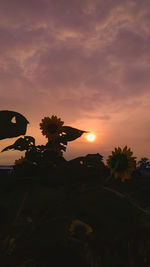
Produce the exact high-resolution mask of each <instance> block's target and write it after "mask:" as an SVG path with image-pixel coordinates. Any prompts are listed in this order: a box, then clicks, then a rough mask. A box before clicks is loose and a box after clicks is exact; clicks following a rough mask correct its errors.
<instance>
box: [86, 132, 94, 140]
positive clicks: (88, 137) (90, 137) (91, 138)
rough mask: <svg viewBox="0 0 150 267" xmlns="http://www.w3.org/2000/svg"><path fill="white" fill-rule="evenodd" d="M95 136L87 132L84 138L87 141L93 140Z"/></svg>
mask: <svg viewBox="0 0 150 267" xmlns="http://www.w3.org/2000/svg"><path fill="white" fill-rule="evenodd" d="M95 138H96V136H95V134H92V133H91V134H88V135H87V136H86V139H87V140H88V141H89V142H94V141H95Z"/></svg>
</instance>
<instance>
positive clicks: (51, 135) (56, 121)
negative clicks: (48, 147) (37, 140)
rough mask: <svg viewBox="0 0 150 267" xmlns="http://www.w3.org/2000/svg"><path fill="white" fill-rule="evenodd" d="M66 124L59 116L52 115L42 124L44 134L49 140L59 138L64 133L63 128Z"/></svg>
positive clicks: (43, 120)
mask: <svg viewBox="0 0 150 267" xmlns="http://www.w3.org/2000/svg"><path fill="white" fill-rule="evenodd" d="M63 124H64V122H63V121H61V119H60V118H57V116H54V115H52V116H51V118H49V117H45V118H44V119H42V122H41V123H40V129H41V130H42V134H43V135H45V136H46V137H47V138H48V139H49V140H51V139H55V138H57V137H58V136H59V135H60V134H61V133H62V126H63Z"/></svg>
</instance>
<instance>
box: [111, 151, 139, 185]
mask: <svg viewBox="0 0 150 267" xmlns="http://www.w3.org/2000/svg"><path fill="white" fill-rule="evenodd" d="M132 154H133V152H132V151H131V150H130V148H129V149H128V148H127V146H125V147H124V148H123V150H122V149H121V148H120V147H118V148H115V151H112V155H111V156H109V157H108V159H107V166H108V168H109V169H110V171H111V174H112V173H113V175H114V178H115V179H117V178H119V177H120V178H121V181H122V182H124V181H125V180H127V179H130V177H131V173H132V172H133V171H134V170H135V168H136V160H135V159H136V157H132Z"/></svg>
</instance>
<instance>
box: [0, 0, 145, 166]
mask: <svg viewBox="0 0 150 267" xmlns="http://www.w3.org/2000/svg"><path fill="white" fill-rule="evenodd" d="M149 14H150V1H149V0H142V1H141V0H113V1H112V0H61V1H55V0H21V1H20V0H13V1H12V0H1V1H0V110H3V109H5V110H6V109H8V110H14V111H17V112H19V113H21V114H23V115H24V116H25V117H26V118H27V119H28V120H29V122H30V124H29V126H28V129H27V133H26V134H27V135H33V136H34V137H35V138H36V143H37V144H44V143H46V139H45V138H44V137H43V136H42V135H41V132H40V129H39V123H40V122H41V119H42V118H43V117H44V116H51V115H53V114H55V115H56V116H58V117H61V119H62V120H63V121H64V122H65V125H69V126H73V127H76V128H79V129H83V130H89V131H92V132H94V133H95V134H96V141H95V142H93V143H89V142H87V141H86V139H85V137H84V136H82V138H80V139H78V140H76V141H74V142H72V143H70V144H69V145H68V148H67V152H66V154H65V155H64V156H65V158H66V159H71V158H74V157H77V156H80V155H86V154H88V153H100V154H101V155H103V156H104V159H106V158H107V157H108V155H109V154H110V153H111V151H112V150H113V149H114V147H117V146H121V147H124V146H125V145H127V146H129V147H130V148H131V150H132V151H133V152H134V156H136V157H137V158H140V157H142V156H146V157H148V158H150V116H149V113H150V107H149V106H150V16H149ZM15 140H16V139H15V138H13V139H6V140H3V141H1V144H0V146H1V149H3V148H4V147H5V146H7V145H10V144H12V143H13V142H14V141H15ZM1 149H0V150H1ZM20 155H22V153H20V152H17V153H16V152H13V151H10V152H4V153H1V154H0V164H12V163H13V162H14V160H15V159H16V158H18V157H19V156H20Z"/></svg>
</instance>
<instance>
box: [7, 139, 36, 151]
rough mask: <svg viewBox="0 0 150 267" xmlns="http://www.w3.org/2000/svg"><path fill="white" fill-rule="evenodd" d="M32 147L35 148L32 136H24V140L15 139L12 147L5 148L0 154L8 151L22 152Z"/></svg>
mask: <svg viewBox="0 0 150 267" xmlns="http://www.w3.org/2000/svg"><path fill="white" fill-rule="evenodd" d="M33 146H35V139H34V138H33V137H32V136H24V138H22V137H20V138H19V139H17V140H16V141H15V143H14V144H13V145H11V146H7V147H5V148H4V149H3V150H2V152H4V151H8V150H10V149H14V150H20V151H24V150H28V149H30V148H31V147H33Z"/></svg>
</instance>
